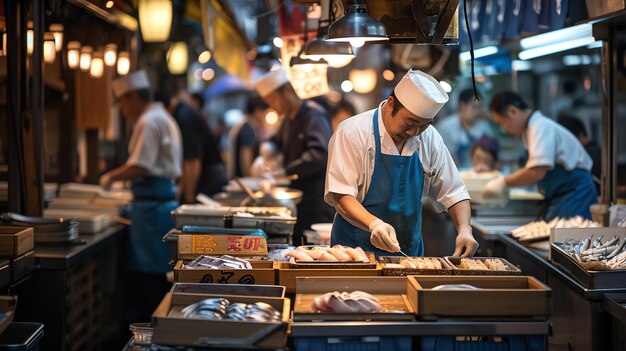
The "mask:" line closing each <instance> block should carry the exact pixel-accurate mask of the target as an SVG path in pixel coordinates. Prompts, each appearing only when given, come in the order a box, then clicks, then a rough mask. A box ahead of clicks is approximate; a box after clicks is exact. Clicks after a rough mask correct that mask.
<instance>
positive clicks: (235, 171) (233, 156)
mask: <svg viewBox="0 0 626 351" xmlns="http://www.w3.org/2000/svg"><path fill="white" fill-rule="evenodd" d="M268 108H269V106H268V105H267V104H266V103H265V101H263V99H262V98H261V97H260V96H258V95H251V96H250V97H249V98H248V103H247V107H246V118H245V120H244V121H243V122H241V123H239V124H237V125H235V126H234V127H233V128H231V130H230V150H231V151H230V162H229V163H228V166H229V167H228V178H232V177H249V176H251V173H250V171H251V170H250V167H251V166H252V163H253V162H254V160H255V158H257V156H259V143H260V141H261V137H262V134H263V133H262V130H263V124H264V123H265V115H266V114H267V111H268Z"/></svg>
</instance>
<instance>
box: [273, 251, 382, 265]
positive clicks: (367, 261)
mask: <svg viewBox="0 0 626 351" xmlns="http://www.w3.org/2000/svg"><path fill="white" fill-rule="evenodd" d="M284 256H285V257H290V260H289V268H376V260H375V259H374V257H373V254H372V253H367V252H365V251H363V249H361V248H360V247H357V248H352V247H348V246H341V245H335V246H333V247H329V246H298V247H296V248H295V249H294V250H292V251H289V252H286V253H285V254H284Z"/></svg>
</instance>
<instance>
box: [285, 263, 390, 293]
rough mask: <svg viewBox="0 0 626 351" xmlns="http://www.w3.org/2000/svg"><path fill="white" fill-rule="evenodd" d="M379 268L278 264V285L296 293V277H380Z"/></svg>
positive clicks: (378, 266)
mask: <svg viewBox="0 0 626 351" xmlns="http://www.w3.org/2000/svg"><path fill="white" fill-rule="evenodd" d="M381 271H382V269H381V266H380V264H376V268H367V269H347V268H343V269H338V268H321V267H320V268H318V269H313V268H310V269H309V268H296V269H292V268H290V267H289V263H288V262H283V263H280V266H279V269H278V278H277V280H276V282H277V284H278V285H282V286H284V287H285V288H286V289H287V292H296V278H298V277H354V276H358V277H363V276H367V277H374V276H380V275H381Z"/></svg>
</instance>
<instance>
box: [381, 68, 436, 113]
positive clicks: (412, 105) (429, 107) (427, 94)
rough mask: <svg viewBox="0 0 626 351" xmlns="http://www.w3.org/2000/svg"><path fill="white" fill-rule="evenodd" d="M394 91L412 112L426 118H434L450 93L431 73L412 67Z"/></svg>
mask: <svg viewBox="0 0 626 351" xmlns="http://www.w3.org/2000/svg"><path fill="white" fill-rule="evenodd" d="M393 92H394V93H395V95H396V97H397V98H398V100H399V101H400V103H401V104H402V105H403V106H404V107H406V108H407V109H408V110H409V111H411V113H413V114H414V115H416V116H417V117H420V118H424V119H433V118H435V115H436V114H437V113H438V112H439V110H441V108H442V107H443V105H445V103H446V102H448V94H446V92H445V91H444V90H443V88H442V87H441V84H439V82H438V81H437V80H436V79H435V78H433V77H431V76H430V75H428V74H426V73H424V72H422V71H418V70H413V69H410V70H409V71H408V72H407V73H406V74H405V75H404V77H402V79H401V80H400V82H399V83H398V85H396V87H395V88H394V90H393Z"/></svg>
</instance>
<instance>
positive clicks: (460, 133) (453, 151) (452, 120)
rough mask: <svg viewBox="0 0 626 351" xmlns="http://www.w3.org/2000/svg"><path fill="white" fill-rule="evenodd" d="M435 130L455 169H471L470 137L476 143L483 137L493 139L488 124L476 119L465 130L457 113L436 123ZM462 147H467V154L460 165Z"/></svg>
mask: <svg viewBox="0 0 626 351" xmlns="http://www.w3.org/2000/svg"><path fill="white" fill-rule="evenodd" d="M436 129H437V131H438V132H439V134H441V138H442V139H443V143H444V144H445V145H446V147H447V148H448V151H449V152H450V155H452V159H453V160H454V163H455V164H456V165H457V167H461V168H471V167H472V158H471V156H470V154H471V148H472V146H473V145H472V144H473V143H471V142H470V137H471V138H473V139H474V141H478V139H480V137H482V136H483V135H486V136H489V137H493V131H492V130H491V126H490V125H489V122H487V121H485V120H484V119H478V120H476V122H475V123H474V125H473V126H472V127H471V128H467V129H466V128H465V127H464V126H463V124H461V118H460V117H459V114H458V113H455V114H453V115H451V116H448V117H446V118H444V119H443V120H442V121H441V122H439V123H437V125H436ZM462 145H467V146H468V148H467V150H466V153H467V154H466V155H465V156H467V158H466V159H465V160H464V162H463V164H461V160H459V159H458V152H459V148H460V147H461V146H462Z"/></svg>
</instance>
